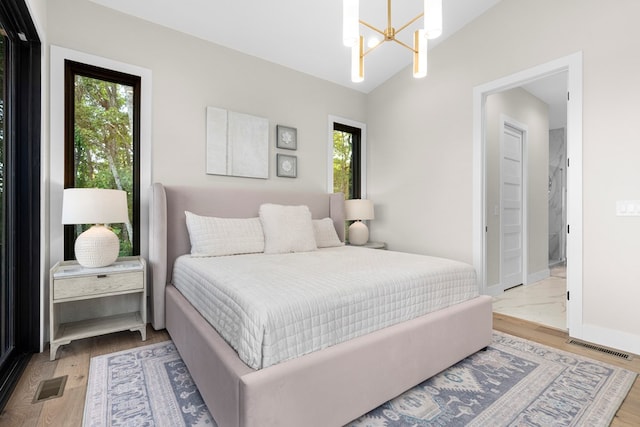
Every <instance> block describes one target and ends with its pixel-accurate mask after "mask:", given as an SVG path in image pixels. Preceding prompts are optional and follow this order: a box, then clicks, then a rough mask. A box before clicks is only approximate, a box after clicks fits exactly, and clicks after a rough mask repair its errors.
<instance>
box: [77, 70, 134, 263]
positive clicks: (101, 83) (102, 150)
mask: <svg viewBox="0 0 640 427" xmlns="http://www.w3.org/2000/svg"><path fill="white" fill-rule="evenodd" d="M67 62H69V63H71V64H67V65H68V66H69V68H70V70H68V74H67V83H66V85H67V87H66V90H68V91H72V93H67V98H66V99H67V101H66V102H69V101H72V102H71V104H72V106H70V105H67V107H66V108H67V112H69V113H70V112H71V111H72V114H69V116H70V117H68V118H67V120H68V119H69V118H72V119H73V123H72V126H71V123H69V121H67V128H68V129H69V128H72V129H73V134H72V135H70V134H69V133H67V137H66V138H67V141H66V143H65V147H66V148H65V150H66V159H65V187H66V188H70V187H73V188H109V189H117V190H124V191H126V192H127V205H128V208H129V222H127V223H126V224H112V225H111V227H112V229H113V231H114V232H115V233H116V235H118V237H119V238H120V256H127V255H137V254H139V236H138V232H137V225H138V224H139V195H138V194H139V166H138V162H139V160H138V158H139V155H138V149H137V147H138V146H139V144H138V143H137V142H138V141H139V136H138V135H139V134H138V129H137V127H138V126H137V125H136V123H138V121H139V119H138V117H139V105H136V103H138V104H139V94H138V93H136V91H137V92H139V88H140V86H139V77H136V76H129V75H122V74H121V73H116V72H112V71H109V70H103V69H96V67H89V66H87V65H83V64H77V63H73V62H71V61H67ZM96 70H97V72H96ZM70 81H73V84H72V85H69V83H70ZM71 95H72V96H71ZM70 141H72V142H73V144H72V145H71V144H70ZM90 226H91V224H86V225H76V226H70V230H71V231H69V232H66V233H65V258H67V259H68V258H72V257H73V255H72V254H73V249H72V247H73V242H75V238H76V237H77V236H78V235H79V234H80V233H82V232H83V231H84V230H86V229H87V228H88V227H90Z"/></svg>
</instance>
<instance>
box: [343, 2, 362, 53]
mask: <svg viewBox="0 0 640 427" xmlns="http://www.w3.org/2000/svg"><path fill="white" fill-rule="evenodd" d="M359 16H360V3H359V0H343V2H342V42H343V43H344V45H345V46H348V47H352V46H354V45H355V44H356V43H358V37H359V36H360V18H359Z"/></svg>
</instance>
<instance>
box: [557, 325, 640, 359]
mask: <svg viewBox="0 0 640 427" xmlns="http://www.w3.org/2000/svg"><path fill="white" fill-rule="evenodd" d="M569 335H570V336H573V334H571V331H569ZM575 338H577V339H580V340H582V341H587V342H590V343H594V344H599V345H602V346H605V347H609V348H613V349H616V350H621V351H624V352H627V353H633V354H635V355H640V335H634V334H630V333H628V332H623V331H618V330H615V329H607V328H603V327H600V326H595V325H588V324H587V325H585V324H583V325H582V334H581V336H579V337H578V336H576V337H575Z"/></svg>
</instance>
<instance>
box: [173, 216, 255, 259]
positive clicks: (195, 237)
mask: <svg viewBox="0 0 640 427" xmlns="http://www.w3.org/2000/svg"><path fill="white" fill-rule="evenodd" d="M184 214H185V216H186V217H187V229H188V230H189V239H190V240H191V255H193V256H223V255H238V254H251V253H257V252H263V251H264V234H263V233H262V224H261V223H260V219H259V218H216V217H212V216H200V215H196V214H194V213H192V212H189V211H185V212H184Z"/></svg>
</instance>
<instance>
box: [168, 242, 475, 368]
mask: <svg viewBox="0 0 640 427" xmlns="http://www.w3.org/2000/svg"><path fill="white" fill-rule="evenodd" d="M173 284H174V286H175V287H176V288H177V289H178V290H180V292H181V293H182V294H183V295H184V296H185V297H186V298H187V299H188V300H189V301H190V302H191V304H193V306H194V307H195V308H196V309H197V310H198V311H199V312H200V313H201V314H202V316H203V317H204V318H205V319H207V321H208V322H209V323H211V325H212V326H213V327H214V328H215V329H216V330H217V331H218V333H219V334H220V335H221V336H222V337H223V338H224V339H225V340H226V341H227V342H228V343H229V344H230V345H231V346H232V347H233V348H234V349H235V350H236V351H237V352H238V355H239V357H240V359H242V360H243V361H244V362H245V363H246V364H247V365H248V366H250V367H252V368H254V369H260V368H266V367H268V366H271V365H274V364H277V363H280V362H282V361H285V360H288V359H292V358H294V357H298V356H301V355H303V354H306V353H310V352H313V351H316V350H320V349H323V348H326V347H328V346H331V345H334V344H338V343H340V342H343V341H347V340H349V339H352V338H355V337H358V336H361V335H364V334H367V333H369V332H372V331H375V330H378V329H381V328H384V327H387V326H390V325H393V324H396V323H399V322H403V321H405V320H410V319H413V318H416V317H418V316H421V315H423V314H426V313H429V312H431V311H435V310H438V309H441V308H445V307H448V306H450V305H453V304H456V303H459V302H462V301H465V300H468V299H471V298H473V297H475V296H477V295H478V288H477V285H476V275H475V270H474V269H473V267H472V266H470V265H468V264H465V263H461V262H458V261H453V260H449V259H443V258H434V257H427V256H422V255H413V254H407V253H400V252H392V251H384V250H373V249H366V248H359V247H353V246H343V247H336V248H326V249H319V250H317V251H313V252H301V253H291V254H277V255H267V254H263V253H260V254H249V255H234V256H223V257H210V258H196V257H191V256H190V255H184V256H181V257H180V258H178V259H177V260H176V263H175V266H174V269H173Z"/></svg>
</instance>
